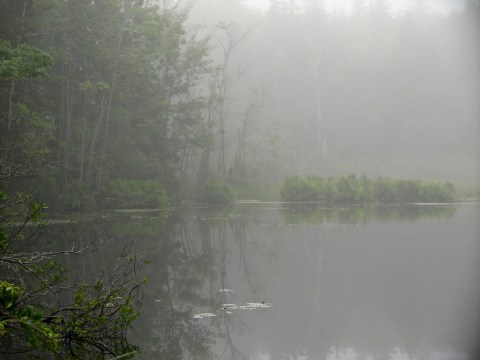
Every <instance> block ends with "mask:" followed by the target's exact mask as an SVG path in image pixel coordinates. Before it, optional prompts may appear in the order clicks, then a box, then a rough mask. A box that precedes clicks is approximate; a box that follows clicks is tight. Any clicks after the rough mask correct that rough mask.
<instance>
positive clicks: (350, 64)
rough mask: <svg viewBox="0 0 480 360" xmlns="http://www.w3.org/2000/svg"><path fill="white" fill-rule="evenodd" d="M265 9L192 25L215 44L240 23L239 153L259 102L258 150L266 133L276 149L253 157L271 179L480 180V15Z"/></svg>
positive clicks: (204, 14) (454, 8)
mask: <svg viewBox="0 0 480 360" xmlns="http://www.w3.org/2000/svg"><path fill="white" fill-rule="evenodd" d="M322 3H323V4H322ZM255 4H256V5H257V8H261V9H262V10H261V11H256V12H255V11H252V9H250V10H247V9H245V8H244V7H242V6H240V5H239V4H238V2H235V1H205V0H204V1H198V2H195V6H194V7H193V11H192V18H191V21H192V22H195V23H201V24H205V25H206V28H207V29H209V30H210V31H211V32H218V29H217V30H215V28H214V26H215V24H216V22H217V21H218V20H222V21H226V22H227V23H229V24H232V23H234V24H235V25H230V26H232V27H233V28H234V29H235V30H232V33H233V35H232V36H231V37H232V38H231V39H230V41H237V39H241V43H240V44H239V45H238V46H236V47H235V49H234V50H233V51H232V57H231V59H230V60H229V61H230V65H231V68H232V69H237V68H236V67H237V66H238V68H239V71H238V72H237V73H234V71H232V73H234V75H232V77H234V80H232V81H231V90H230V93H229V96H230V98H231V99H232V101H234V104H232V106H231V107H230V108H229V115H230V118H229V122H230V124H229V125H230V127H231V131H230V136H229V138H230V144H231V146H230V148H231V151H232V152H233V151H234V149H235V142H236V133H235V129H236V128H239V127H241V125H240V124H239V121H240V120H241V119H242V114H243V112H244V111H245V109H246V108H248V104H249V102H251V101H252V97H254V98H255V99H256V100H255V101H257V102H259V103H260V105H261V109H260V111H259V112H258V113H257V114H256V115H255V117H254V119H253V120H254V122H255V123H254V124H252V125H249V128H248V129H247V133H248V141H249V142H250V143H251V144H252V145H253V144H258V143H259V142H261V141H262V138H263V137H264V136H266V134H267V133H268V134H269V135H268V136H271V137H272V138H273V139H275V142H274V143H268V142H267V141H264V142H263V144H262V147H263V151H262V154H261V155H257V154H256V155H255V156H256V157H261V156H268V157H267V158H266V159H265V160H266V161H261V162H260V163H261V165H260V166H262V167H263V166H268V167H269V170H268V173H269V174H272V173H274V174H278V176H281V175H284V174H290V175H291V174H298V173H302V174H318V175H334V174H335V175H336V174H339V173H340V174H342V173H346V172H354V173H365V174H367V175H390V176H407V177H412V176H413V177H422V178H444V179H448V180H453V181H473V180H475V179H478V177H479V174H480V170H479V162H478V154H479V153H480V145H479V144H480V141H479V134H480V129H479V124H480V122H479V118H480V113H479V111H480V110H479V109H480V107H479V102H478V99H479V97H480V80H479V79H480V76H479V69H480V64H479V61H480V56H479V55H480V53H479V46H480V45H479V44H480V39H479V36H480V31H479V23H480V22H479V18H478V7H475V5H473V4H472V3H470V2H462V1H444V2H435V1H430V2H427V1H425V2H411V3H410V4H407V3H405V2H399V1H390V2H382V1H370V2H367V1H364V2H360V1H357V2H353V1H351V2H327V1H325V2H321V1H303V2H302V1H297V2H286V1H285V2H283V1H272V2H271V4H270V7H269V8H268V9H266V7H265V6H260V5H261V4H258V2H252V6H255ZM342 4H343V5H342ZM209 5H211V6H209ZM266 5H268V4H266ZM216 37H217V36H215V37H214V38H216ZM218 41H219V42H220V43H221V44H225V43H227V42H228V39H227V38H221V39H219V40H218ZM259 89H260V90H261V92H262V94H263V96H262V97H261V98H259V97H258V96H257V95H255V91H259ZM249 93H250V94H252V95H249ZM243 103H244V104H245V105H243V106H242V105H240V104H243ZM268 136H267V137H268ZM279 160H280V161H279Z"/></svg>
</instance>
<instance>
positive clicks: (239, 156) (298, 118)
mask: <svg viewBox="0 0 480 360" xmlns="http://www.w3.org/2000/svg"><path fill="white" fill-rule="evenodd" d="M212 5H215V6H214V9H216V11H213V12H212V13H209V14H208V15H205V14H202V13H201V9H203V11H207V10H206V6H203V7H202V6H201V4H197V6H195V5H193V4H190V5H189V4H186V3H185V4H183V3H182V2H179V3H171V4H170V3H169V2H164V3H162V4H157V3H156V2H152V1H119V0H111V1H110V0H107V1H100V2H97V1H92V2H77V1H59V0H58V1H54V0H49V1H47V0H42V1H28V0H25V1H4V2H2V4H1V5H0V6H1V7H2V8H1V12H0V16H1V21H0V23H1V24H2V25H1V31H0V34H1V43H0V46H1V68H0V78H1V79H2V81H1V87H0V92H1V94H2V95H1V103H0V127H1V131H0V134H1V148H0V150H1V154H0V167H1V174H2V187H3V189H4V190H7V192H15V191H26V192H29V193H35V194H38V195H39V197H40V198H41V199H43V200H45V201H47V202H48V206H49V207H50V208H51V209H52V210H56V209H58V210H67V211H85V210H94V209H101V208H105V207H115V206H116V207H119V206H120V207H121V206H131V207H142V206H143V207H154V206H161V205H162V204H165V203H166V202H167V199H168V201H171V202H176V201H180V200H195V199H198V198H199V197H201V194H202V193H203V192H204V190H205V188H206V186H207V185H209V186H210V188H212V187H224V186H231V187H233V188H235V189H236V190H237V192H238V194H239V195H240V197H247V198H248V197H257V198H262V197H263V198H274V197H276V196H277V195H275V194H274V193H272V191H271V190H269V189H272V188H275V187H278V185H279V184H280V182H281V180H282V179H283V178H284V177H285V176H292V175H317V176H338V175H346V174H350V173H356V174H359V175H361V174H365V175H367V176H391V177H415V178H422V179H439V180H446V181H452V182H456V183H460V184H472V183H475V182H476V181H477V180H478V174H479V169H478V161H477V159H478V156H477V155H478V150H479V148H478V147H479V145H478V134H479V133H480V131H479V128H478V127H479V124H478V115H479V105H478V101H477V95H478V94H479V89H480V80H479V78H480V77H479V76H478V71H479V66H478V54H479V42H478V41H476V40H478V35H476V34H478V33H479V31H478V30H479V29H478V26H479V24H480V22H479V21H478V16H479V9H478V6H477V5H475V3H474V2H468V3H467V4H466V8H465V10H464V11H462V12H452V13H451V14H449V16H446V15H441V14H436V13H432V12H429V11H428V7H427V6H426V5H425V4H424V3H422V2H418V3H416V5H415V6H414V7H413V8H411V9H410V10H409V11H407V12H406V13H405V14H403V15H397V16H392V15H391V14H389V10H388V6H387V3H384V2H381V1H378V2H375V3H374V4H371V5H370V6H363V7H362V6H359V7H358V8H355V9H353V10H352V11H353V12H354V13H355V14H354V15H350V16H342V15H334V14H331V13H327V12H326V11H325V10H324V9H323V8H322V6H321V2H316V1H310V2H306V5H305V8H304V10H303V11H302V12H300V11H299V10H298V9H296V8H295V7H294V6H293V5H292V4H290V5H288V4H287V3H283V2H278V3H277V2H273V4H272V6H271V8H270V10H269V11H268V12H267V13H263V14H260V15H259V14H256V13H254V12H253V10H252V9H248V8H246V7H245V6H242V5H241V4H240V3H238V2H236V1H233V0H232V1H226V2H214V3H213V4H212ZM229 14H230V17H231V14H236V21H237V23H233V22H230V20H231V19H230V18H229ZM189 15H190V18H189ZM206 19H207V20H208V21H207V20H206ZM222 20H223V21H222ZM202 21H203V22H202ZM214 21H215V23H213V22H214ZM212 23H213V25H212ZM359 39H360V40H359ZM299 139H301V140H300V141H299ZM7 178H8V179H14V181H13V180H4V179H7ZM129 199H135V200H131V201H130V203H129Z"/></svg>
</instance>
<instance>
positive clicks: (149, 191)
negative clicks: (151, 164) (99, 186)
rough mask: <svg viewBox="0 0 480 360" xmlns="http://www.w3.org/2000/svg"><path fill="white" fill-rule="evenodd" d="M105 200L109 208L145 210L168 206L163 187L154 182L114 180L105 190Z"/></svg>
mask: <svg viewBox="0 0 480 360" xmlns="http://www.w3.org/2000/svg"><path fill="white" fill-rule="evenodd" d="M104 200H105V206H106V207H107V208H123V209H125V208H130V209H145V208H159V207H165V206H167V205H168V198H167V195H166V192H165V189H164V187H163V185H162V184H161V183H159V182H158V181H154V180H124V179H117V180H113V181H111V182H110V183H109V184H108V186H107V188H106V190H105V194H104Z"/></svg>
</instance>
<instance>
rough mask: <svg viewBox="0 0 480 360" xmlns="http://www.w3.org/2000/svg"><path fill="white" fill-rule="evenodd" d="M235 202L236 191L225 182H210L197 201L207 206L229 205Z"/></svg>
mask: <svg viewBox="0 0 480 360" xmlns="http://www.w3.org/2000/svg"><path fill="white" fill-rule="evenodd" d="M234 200H235V190H234V189H233V187H232V186H231V185H230V184H228V183H225V182H210V183H208V184H207V185H206V186H205V189H204V190H203V191H202V192H201V193H200V195H199V196H198V197H197V201H199V202H201V203H206V204H229V203H231V202H233V201H234Z"/></svg>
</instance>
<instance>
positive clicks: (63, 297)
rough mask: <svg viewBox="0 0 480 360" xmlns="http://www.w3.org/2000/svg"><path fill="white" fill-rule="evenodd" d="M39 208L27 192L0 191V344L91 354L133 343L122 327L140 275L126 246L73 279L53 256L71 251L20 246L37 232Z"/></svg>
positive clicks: (124, 349) (132, 311)
mask: <svg viewBox="0 0 480 360" xmlns="http://www.w3.org/2000/svg"><path fill="white" fill-rule="evenodd" d="M44 208H45V205H44V204H42V203H38V202H35V201H32V199H31V197H30V196H24V195H21V194H18V195H17V196H15V197H12V198H10V197H8V196H7V195H6V194H5V193H4V192H2V191H0V244H1V247H0V265H2V266H1V267H0V276H1V277H2V278H3V280H1V281H0V346H2V347H3V348H4V349H5V350H8V352H9V353H11V354H17V353H25V352H28V353H29V354H31V355H32V356H34V357H35V356H37V357H41V358H45V357H50V355H54V356H55V357H56V358H82V359H98V358H105V357H106V356H108V357H116V356H119V355H122V354H131V353H132V352H133V351H136V350H137V348H136V347H135V346H133V345H131V344H130V343H129V341H128V340H127V331H128V330H129V329H130V327H131V324H132V322H133V321H134V320H135V319H136V318H137V317H138V316H139V312H138V311H137V310H136V307H137V305H138V304H139V303H138V292H139V288H140V286H141V285H142V284H143V283H144V280H143V279H139V278H138V277H137V276H136V274H137V271H138V267H139V265H140V264H139V263H138V261H137V259H136V257H135V256H132V255H131V254H130V250H129V249H131V247H129V246H127V247H126V248H125V249H124V251H123V253H122V255H121V257H120V259H119V261H118V263H117V264H116V266H115V268H114V270H112V271H111V272H106V273H104V274H102V275H101V277H99V278H97V279H96V280H94V281H93V283H92V284H88V283H85V284H83V285H81V286H80V287H75V286H74V285H72V284H69V283H68V282H67V281H66V280H67V278H66V276H65V274H66V272H67V269H66V268H65V267H64V266H62V264H61V263H60V262H59V261H58V260H57V258H58V257H59V256H60V255H61V254H67V253H76V254H78V253H77V252H73V251H60V252H41V251H40V252H39V251H35V252H32V251H31V250H30V249H29V248H27V250H24V248H25V247H26V246H27V244H32V243H34V244H36V243H38V241H39V240H40V239H41V238H42V237H43V235H44V233H43V232H42V231H39V230H42V228H43V224H42V222H41V220H42V210H43V209H44ZM35 224H36V225H37V226H32V225H35ZM4 265H8V266H4ZM117 272H118V273H117ZM18 284H21V285H18ZM52 299H53V300H55V299H56V301H53V302H52ZM68 299H73V302H72V300H68ZM49 354H50V355H49Z"/></svg>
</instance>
